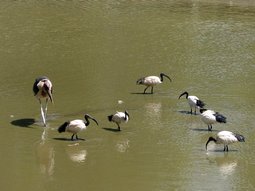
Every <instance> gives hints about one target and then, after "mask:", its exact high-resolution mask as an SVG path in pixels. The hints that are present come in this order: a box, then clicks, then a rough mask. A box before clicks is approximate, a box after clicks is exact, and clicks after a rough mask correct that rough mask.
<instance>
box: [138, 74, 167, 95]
mask: <svg viewBox="0 0 255 191" xmlns="http://www.w3.org/2000/svg"><path fill="white" fill-rule="evenodd" d="M163 77H166V78H168V79H169V80H170V82H171V81H172V80H171V78H170V77H169V76H167V75H166V74H163V73H160V77H158V76H147V77H143V78H140V79H138V80H137V81H136V84H137V85H145V86H146V88H145V89H144V91H143V93H144V94H145V92H146V90H147V89H148V88H149V87H151V94H153V87H154V86H155V85H157V84H161V83H162V82H163Z"/></svg>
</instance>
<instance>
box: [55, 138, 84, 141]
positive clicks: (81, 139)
mask: <svg viewBox="0 0 255 191" xmlns="http://www.w3.org/2000/svg"><path fill="white" fill-rule="evenodd" d="M53 139H54V140H57V141H70V142H75V141H85V139H83V138H78V139H74V140H72V139H71V138H64V137H55V138H53Z"/></svg>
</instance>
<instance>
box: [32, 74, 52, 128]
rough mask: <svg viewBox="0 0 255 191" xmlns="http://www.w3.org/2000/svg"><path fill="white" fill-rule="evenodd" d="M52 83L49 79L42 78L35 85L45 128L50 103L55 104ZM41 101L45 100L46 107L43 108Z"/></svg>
mask: <svg viewBox="0 0 255 191" xmlns="http://www.w3.org/2000/svg"><path fill="white" fill-rule="evenodd" d="M52 87H53V86H52V83H51V81H50V80H49V78H48V77H46V76H42V77H38V78H36V79H35V82H34V85H33V92H34V96H35V97H36V98H37V99H38V100H39V103H40V107H41V116H42V120H43V124H44V126H46V115H47V110H48V101H49V100H50V101H51V102H52V103H53V96H52ZM41 99H45V100H46V101H45V105H44V106H43V104H42V101H41Z"/></svg>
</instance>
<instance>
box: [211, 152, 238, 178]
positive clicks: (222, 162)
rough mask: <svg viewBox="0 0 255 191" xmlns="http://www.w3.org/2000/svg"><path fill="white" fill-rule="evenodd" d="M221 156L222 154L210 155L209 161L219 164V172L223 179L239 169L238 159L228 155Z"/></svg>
mask: <svg viewBox="0 0 255 191" xmlns="http://www.w3.org/2000/svg"><path fill="white" fill-rule="evenodd" d="M218 154H220V155H218ZM221 154H222V153H214V154H212V153H210V154H209V153H208V157H207V159H208V160H209V161H210V162H212V163H216V164H217V166H218V167H219V172H220V174H221V175H222V176H223V177H224V176H229V175H232V174H233V173H234V172H235V170H236V167H237V159H235V158H232V157H230V156H229V154H228V153H224V154H223V155H221ZM217 155H218V156H217Z"/></svg>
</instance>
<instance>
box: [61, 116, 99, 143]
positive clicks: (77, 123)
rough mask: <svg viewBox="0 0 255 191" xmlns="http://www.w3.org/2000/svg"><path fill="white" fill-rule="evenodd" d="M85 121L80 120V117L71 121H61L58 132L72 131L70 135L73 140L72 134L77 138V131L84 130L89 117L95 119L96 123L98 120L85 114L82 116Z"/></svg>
mask: <svg viewBox="0 0 255 191" xmlns="http://www.w3.org/2000/svg"><path fill="white" fill-rule="evenodd" d="M84 118H85V121H84V120H81V119H75V120H72V121H67V122H65V123H63V124H62V125H61V126H60V127H59V128H58V132H59V133H62V132H69V133H72V134H73V135H72V137H71V140H72V141H73V140H74V136H76V139H77V140H78V135H77V133H79V132H80V131H82V130H85V129H86V128H87V126H88V125H89V124H90V121H89V119H92V120H93V121H95V123H96V124H97V125H98V122H97V120H96V119H95V118H93V117H91V116H90V115H89V114H85V116H84Z"/></svg>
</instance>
